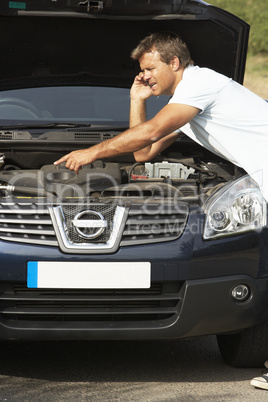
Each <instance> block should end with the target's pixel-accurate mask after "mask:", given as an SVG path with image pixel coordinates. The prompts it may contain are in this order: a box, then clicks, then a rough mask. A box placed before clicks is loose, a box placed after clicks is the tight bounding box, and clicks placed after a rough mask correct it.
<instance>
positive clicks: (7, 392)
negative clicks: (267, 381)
mask: <svg viewBox="0 0 268 402" xmlns="http://www.w3.org/2000/svg"><path fill="white" fill-rule="evenodd" d="M0 345H1V346H0V347H1V350H0V401H10V402H11V401H12V402H15V401H35V402H36V401H53V402H55V401H64V402H66V401H73V402H74V401H75V402H78V401H94V402H95V401H102V402H103V401H139V402H143V401H146V402H147V401H165V402H168V401H170V402H171V401H183V402H185V401H214V402H215V401H217V402H218V401H237V402H241V401H243V402H244V401H251V402H252V401H256V402H261V401H268V391H263V390H257V389H255V388H253V387H251V386H250V380H251V378H252V377H254V376H256V375H260V374H262V373H264V372H265V368H264V369H261V368H260V369H235V368H231V367H229V366H228V365H227V364H226V363H225V362H224V361H223V360H222V358H221V356H220V354H219V352H218V349H217V344H216V340H215V338H214V337H204V338H198V339H191V340H180V341H174V342H132V341H131V342H128V341H125V342H119V341H115V342H107V341H106V342H97V341H94V342H40V343H31V342H25V343H19V342H14V343H13V342H8V343H6V342H4V343H1V344H0Z"/></svg>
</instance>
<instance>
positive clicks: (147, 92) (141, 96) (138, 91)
mask: <svg viewBox="0 0 268 402" xmlns="http://www.w3.org/2000/svg"><path fill="white" fill-rule="evenodd" d="M143 77H144V73H139V75H136V77H135V79H134V82H133V84H132V87H131V90H130V97H131V99H132V100H141V101H145V100H146V99H148V98H150V96H152V95H153V91H152V90H151V88H150V86H149V85H148V83H147V82H146V81H144V79H143Z"/></svg>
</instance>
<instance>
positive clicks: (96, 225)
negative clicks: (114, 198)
mask: <svg viewBox="0 0 268 402" xmlns="http://www.w3.org/2000/svg"><path fill="white" fill-rule="evenodd" d="M72 224H73V226H74V227H75V230H76V231H77V233H78V234H79V236H81V237H82V238H83V239H87V240H88V239H96V238H97V237H99V236H100V235H101V234H102V233H103V232H104V230H105V228H106V227H107V221H106V219H105V218H104V216H103V215H102V214H100V213H99V212H96V211H91V210H88V211H82V212H79V213H78V214H76V215H75V217H74V219H73V220H72Z"/></svg>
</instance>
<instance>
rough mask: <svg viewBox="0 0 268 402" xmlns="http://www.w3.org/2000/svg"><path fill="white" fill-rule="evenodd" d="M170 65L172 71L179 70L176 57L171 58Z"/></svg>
mask: <svg viewBox="0 0 268 402" xmlns="http://www.w3.org/2000/svg"><path fill="white" fill-rule="evenodd" d="M170 63H171V67H172V69H173V70H174V71H178V70H179V69H180V65H181V63H180V60H179V58H178V57H177V56H173V57H172V59H171V62H170Z"/></svg>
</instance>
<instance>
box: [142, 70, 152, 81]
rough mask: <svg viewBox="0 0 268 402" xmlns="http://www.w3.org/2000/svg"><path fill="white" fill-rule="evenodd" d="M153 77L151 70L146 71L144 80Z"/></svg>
mask: <svg viewBox="0 0 268 402" xmlns="http://www.w3.org/2000/svg"><path fill="white" fill-rule="evenodd" d="M150 78H151V74H150V71H144V76H143V79H144V81H148V80H149V79H150Z"/></svg>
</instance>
